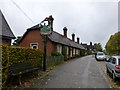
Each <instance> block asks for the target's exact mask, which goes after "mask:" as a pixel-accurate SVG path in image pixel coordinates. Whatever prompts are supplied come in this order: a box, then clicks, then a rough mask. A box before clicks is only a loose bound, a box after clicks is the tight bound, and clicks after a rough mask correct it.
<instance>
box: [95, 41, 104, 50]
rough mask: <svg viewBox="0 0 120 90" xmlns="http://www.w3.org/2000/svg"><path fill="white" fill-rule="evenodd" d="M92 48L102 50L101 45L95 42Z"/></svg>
mask: <svg viewBox="0 0 120 90" xmlns="http://www.w3.org/2000/svg"><path fill="white" fill-rule="evenodd" d="M94 48H95V50H96V51H101V52H102V50H103V49H102V45H101V44H100V43H95V44H94Z"/></svg>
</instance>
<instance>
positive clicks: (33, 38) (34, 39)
mask: <svg viewBox="0 0 120 90" xmlns="http://www.w3.org/2000/svg"><path fill="white" fill-rule="evenodd" d="M43 41H44V38H43V37H42V36H41V35H40V31H39V30H32V31H29V32H28V33H27V35H26V36H25V37H24V38H23V40H22V41H21V43H20V44H19V46H20V47H27V48H30V43H38V49H40V50H42V51H44V43H43ZM52 51H56V44H55V43H53V42H51V41H49V40H48V41H47V56H50V55H51V52H52Z"/></svg>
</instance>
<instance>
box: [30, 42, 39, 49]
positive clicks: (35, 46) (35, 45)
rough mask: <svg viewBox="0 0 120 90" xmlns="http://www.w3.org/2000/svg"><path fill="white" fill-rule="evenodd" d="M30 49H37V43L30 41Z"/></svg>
mask: <svg viewBox="0 0 120 90" xmlns="http://www.w3.org/2000/svg"><path fill="white" fill-rule="evenodd" d="M30 47H31V48H32V49H38V43H30Z"/></svg>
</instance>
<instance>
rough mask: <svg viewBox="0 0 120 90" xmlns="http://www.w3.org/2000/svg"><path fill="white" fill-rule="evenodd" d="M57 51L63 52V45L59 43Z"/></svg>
mask: <svg viewBox="0 0 120 90" xmlns="http://www.w3.org/2000/svg"><path fill="white" fill-rule="evenodd" d="M57 52H59V53H61V54H62V45H60V44H57Z"/></svg>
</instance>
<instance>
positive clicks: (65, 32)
mask: <svg viewBox="0 0 120 90" xmlns="http://www.w3.org/2000/svg"><path fill="white" fill-rule="evenodd" d="M67 30H68V29H67V28H66V27H64V28H63V34H64V37H66V38H67Z"/></svg>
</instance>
